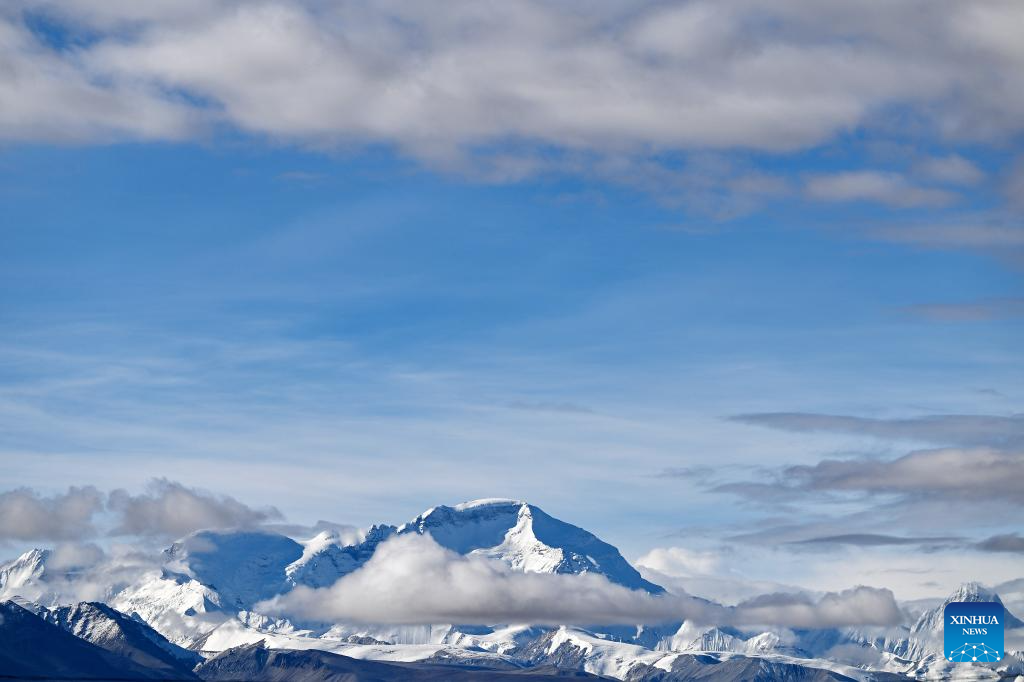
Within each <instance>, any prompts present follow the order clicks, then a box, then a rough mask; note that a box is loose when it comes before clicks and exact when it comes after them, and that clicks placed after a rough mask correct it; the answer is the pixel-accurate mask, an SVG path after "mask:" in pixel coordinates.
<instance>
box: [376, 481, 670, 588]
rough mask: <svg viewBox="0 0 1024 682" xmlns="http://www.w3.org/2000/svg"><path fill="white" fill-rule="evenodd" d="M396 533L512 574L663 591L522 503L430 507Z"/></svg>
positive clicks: (607, 548)
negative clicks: (500, 565)
mask: <svg viewBox="0 0 1024 682" xmlns="http://www.w3.org/2000/svg"><path fill="white" fill-rule="evenodd" d="M396 533H397V534H399V535H402V534H406V533H418V534H420V535H430V536H431V537H432V538H433V539H434V541H435V542H437V543H438V544H439V545H441V546H442V547H446V548H448V549H450V550H452V551H453V552H458V553H459V554H475V555H477V556H485V557H488V558H491V559H497V560H499V561H502V562H504V563H505V564H507V565H508V566H510V567H511V568H513V569H515V570H520V571H526V572H530V573H598V574H601V575H603V576H605V577H606V578H608V580H610V581H612V582H614V583H618V584H620V585H623V586H625V587H629V588H631V589H642V590H646V591H648V592H652V593H660V592H664V589H663V588H662V587H660V586H658V585H655V584H654V583H651V582H648V581H646V580H644V579H643V578H642V577H641V576H640V574H639V573H638V572H637V571H636V569H635V568H633V567H632V566H630V565H629V563H628V562H627V561H626V560H625V559H624V558H623V557H622V555H621V554H620V553H619V551H618V550H617V549H616V548H615V547H613V546H612V545H609V544H608V543H606V542H603V541H602V540H600V539H599V538H598V537H597V536H595V535H594V534H593V533H590V532H588V531H586V530H584V529H582V528H579V527H578V526H574V525H572V524H569V523H566V522H564V521H560V520H559V519H556V518H554V517H553V516H550V515H548V514H547V513H546V512H545V511H544V510H542V509H541V508H540V507H537V506H535V505H532V504H529V503H527V502H524V501H521V500H510V499H495V498H488V499H481V500H474V501H471V502H463V503H461V504H456V505H453V506H447V505H441V506H437V507H431V508H430V509H428V510H427V511H425V512H424V513H422V514H420V515H419V516H417V517H416V518H415V519H413V520H412V521H410V522H409V523H406V524H404V525H403V526H401V527H399V528H398V530H397V531H396Z"/></svg>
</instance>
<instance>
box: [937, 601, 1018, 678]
mask: <svg viewBox="0 0 1024 682" xmlns="http://www.w3.org/2000/svg"><path fill="white" fill-rule="evenodd" d="M1005 616H1006V610H1005V609H1004V608H1003V605H1002V604H1000V603H999V602H994V601H975V602H967V601H955V602H951V603H949V604H946V609H945V611H944V612H943V614H942V619H943V620H942V622H943V640H944V641H945V649H946V650H945V652H944V653H945V654H946V658H947V659H948V660H950V661H954V662H956V663H974V662H977V663H995V662H996V661H998V660H1000V659H1001V658H1002V657H1003V620H1004V618H1005Z"/></svg>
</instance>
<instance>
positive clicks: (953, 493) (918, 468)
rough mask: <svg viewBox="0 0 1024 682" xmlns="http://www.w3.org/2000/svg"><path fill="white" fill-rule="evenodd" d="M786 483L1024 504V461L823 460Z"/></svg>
mask: <svg viewBox="0 0 1024 682" xmlns="http://www.w3.org/2000/svg"><path fill="white" fill-rule="evenodd" d="M786 474H787V477H789V478H790V479H791V480H792V481H794V482H795V483H796V484H797V485H798V486H799V487H802V488H805V489H810V490H845V491H861V492H867V493H897V494H899V493H903V494H907V495H911V496H922V495H923V496H936V495H944V496H946V497H948V498H956V499H973V500H982V501H990V502H991V501H995V500H1001V501H1004V502H1010V503H1013V504H1024V455H1022V454H1021V453H1019V452H1010V451H1003V450H997V449H995V448H944V449H938V450H919V451H916V452H911V453H909V454H907V455H904V456H902V457H898V458H897V459H894V460H891V461H885V460H879V459H867V458H858V459H848V460H823V461H821V462H818V463H817V464H815V465H813V466H795V467H790V468H789V469H787V470H786Z"/></svg>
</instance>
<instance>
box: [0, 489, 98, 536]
mask: <svg viewBox="0 0 1024 682" xmlns="http://www.w3.org/2000/svg"><path fill="white" fill-rule="evenodd" d="M102 509H103V493H101V492H100V491H99V490H97V489H96V488H94V487H92V486H86V487H83V488H68V491H67V492H66V493H63V494H56V495H51V496H49V497H46V496H42V495H39V494H38V493H36V492H34V491H32V490H29V489H28V488H18V489H16V490H10V491H7V492H3V493H0V541H3V540H23V541H32V540H58V541H60V540H76V539H80V538H86V537H90V536H92V535H95V534H96V527H95V526H94V525H93V517H94V516H95V515H96V514H97V513H99V512H100V511H101V510H102Z"/></svg>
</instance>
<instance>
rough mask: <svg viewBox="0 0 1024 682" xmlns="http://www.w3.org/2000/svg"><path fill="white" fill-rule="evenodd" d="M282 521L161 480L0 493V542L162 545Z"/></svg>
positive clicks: (270, 510) (274, 513) (270, 511)
mask: <svg viewBox="0 0 1024 682" xmlns="http://www.w3.org/2000/svg"><path fill="white" fill-rule="evenodd" d="M101 517H102V518H101ZM282 518H283V517H282V515H281V512H279V511H278V510H277V509H275V508H274V507H272V506H267V507H263V508H260V509H255V508H252V507H250V506H248V505H246V504H243V503H241V502H239V501H238V500H236V499H234V498H233V497H231V496H229V495H218V494H215V493H211V492H207V491H204V490H200V489H198V488H190V487H188V486H185V485H182V484H181V483H177V482H175V481H169V480H167V479H164V478H161V479H154V480H153V481H151V482H150V483H149V485H148V486H147V489H146V491H145V492H143V493H140V494H138V495H133V494H131V493H129V492H128V491H126V490H121V489H119V490H113V491H111V492H110V493H109V494H106V493H103V492H102V491H100V490H99V489H97V488H96V487H94V486H86V487H72V488H69V489H68V491H67V492H66V493H58V494H53V495H43V494H40V493H38V492H36V491H33V490H30V489H27V488H19V489H15V490H10V491H7V492H0V540H5V539H6V540H20V541H26V542H31V541H37V540H57V541H62V540H64V541H77V540H85V539H89V538H94V537H96V536H97V535H112V536H130V537H147V536H149V537H156V538H164V539H167V538H176V537H180V536H182V535H185V534H187V533H190V532H192V531H194V530H199V529H202V528H246V527H254V526H257V525H260V524H264V523H267V522H270V521H279V520H281V519H282ZM100 521H102V522H103V523H102V524H100ZM324 523H326V522H324Z"/></svg>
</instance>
